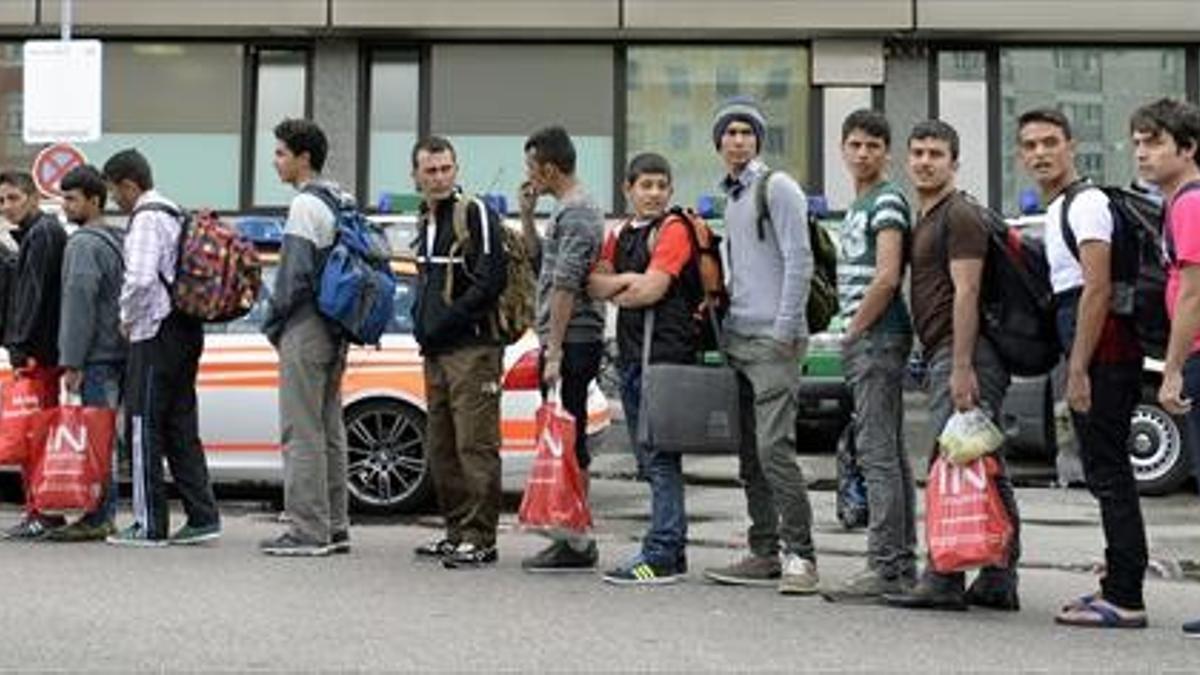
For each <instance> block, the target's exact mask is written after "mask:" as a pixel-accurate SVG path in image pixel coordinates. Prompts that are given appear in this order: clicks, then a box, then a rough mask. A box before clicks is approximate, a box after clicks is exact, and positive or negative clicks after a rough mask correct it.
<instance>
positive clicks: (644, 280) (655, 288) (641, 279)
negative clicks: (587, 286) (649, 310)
mask: <svg viewBox="0 0 1200 675" xmlns="http://www.w3.org/2000/svg"><path fill="white" fill-rule="evenodd" d="M669 288H671V275H670V274H667V273H666V272H663V271H662V270H657V269H653V268H651V269H648V270H646V271H645V272H642V273H641V274H630V278H629V286H628V287H627V288H626V289H625V290H624V291H622V292H621V293H620V294H619V295H617V297H615V298H613V302H615V303H616V304H617V306H618V307H625V308H628V309H635V308H638V307H649V306H650V305H655V304H658V301H659V300H662V299H663V296H664V295H666V294H667V290H668V289H669Z"/></svg>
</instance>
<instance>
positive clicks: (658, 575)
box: [603, 558, 681, 586]
mask: <svg viewBox="0 0 1200 675" xmlns="http://www.w3.org/2000/svg"><path fill="white" fill-rule="evenodd" d="M603 578H604V581H605V582H607V583H610V584H615V585H617V586H665V585H667V584H674V583H677V582H678V581H680V578H681V577H680V576H679V573H678V571H677V569H673V568H668V567H662V566H659V565H655V564H653V563H650V562H647V561H645V560H642V559H641V558H635V559H634V560H633V561H631V562H630V563H628V564H626V565H622V566H620V567H617V568H616V569H613V570H610V571H608V572H605V573H604V577H603Z"/></svg>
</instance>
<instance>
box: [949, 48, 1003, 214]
mask: <svg viewBox="0 0 1200 675" xmlns="http://www.w3.org/2000/svg"><path fill="white" fill-rule="evenodd" d="M986 63H987V60H986V58H985V56H984V53H983V52H940V53H939V54H938V117H940V118H941V119H943V120H945V121H946V122H948V123H949V124H951V125H952V126H953V127H954V128H955V129H956V130H957V131H958V137H959V149H960V150H959V169H958V184H959V186H961V187H962V188H963V189H965V190H967V191H968V192H970V193H971V194H973V195H975V196H976V197H978V198H979V199H980V201H983V202H985V203H986V202H989V201H991V193H990V191H989V189H988V152H989V150H990V148H991V140H990V139H989V138H988V133H987V122H988V120H987V109H988V105H987V104H988V91H987V68H986Z"/></svg>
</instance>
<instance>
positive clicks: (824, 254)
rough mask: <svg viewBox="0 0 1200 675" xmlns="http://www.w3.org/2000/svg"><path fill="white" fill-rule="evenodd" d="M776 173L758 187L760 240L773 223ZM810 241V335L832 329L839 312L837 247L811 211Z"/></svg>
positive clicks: (756, 200)
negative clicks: (770, 198)
mask: <svg viewBox="0 0 1200 675" xmlns="http://www.w3.org/2000/svg"><path fill="white" fill-rule="evenodd" d="M773 175H775V171H773V170H770V171H767V173H766V174H764V175H763V177H762V178H761V179H759V181H758V185H757V186H756V187H755V191H754V192H755V204H756V205H757V209H758V221H757V226H758V239H759V241H762V240H763V239H764V238H765V237H766V229H765V227H766V224H767V223H769V222H770V221H771V209H770V204H769V203H768V201H767V188H768V184H769V183H770V181H771V176H773ZM808 241H809V246H810V247H811V248H812V253H813V276H812V281H811V283H810V285H809V291H808V306H807V308H806V310H805V316H806V317H807V318H808V332H809V334H810V335H815V334H817V333H821V332H824V331H825V329H827V328H829V322H830V321H832V320H833V317H835V316H837V313H838V293H837V246H836V245H834V243H833V237H832V236H830V234H829V231H828V230H826V229H825V227H824V226H822V225H821V222H820V219H819V218H817V217H816V216H815V215H813V213H812V212H811V211H809V212H808Z"/></svg>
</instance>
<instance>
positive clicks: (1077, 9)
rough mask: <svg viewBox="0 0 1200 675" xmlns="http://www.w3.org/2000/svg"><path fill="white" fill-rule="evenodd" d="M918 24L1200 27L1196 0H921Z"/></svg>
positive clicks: (959, 27) (1035, 28)
mask: <svg viewBox="0 0 1200 675" xmlns="http://www.w3.org/2000/svg"><path fill="white" fill-rule="evenodd" d="M917 28H919V29H923V30H935V31H936V30H955V31H970V32H977V33H986V32H989V31H1020V32H1029V33H1036V32H1044V31H1054V32H1058V33H1061V32H1065V31H1088V30H1099V31H1121V32H1125V31H1171V32H1179V31H1194V30H1197V29H1200V2H1194V1H1193V0H917Z"/></svg>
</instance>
